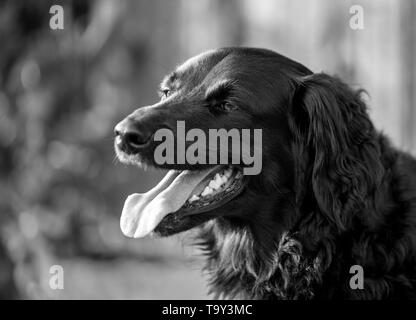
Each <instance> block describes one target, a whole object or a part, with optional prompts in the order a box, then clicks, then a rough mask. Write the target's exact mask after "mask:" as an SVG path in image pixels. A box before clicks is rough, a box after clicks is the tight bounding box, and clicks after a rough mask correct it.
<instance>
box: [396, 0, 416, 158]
mask: <svg viewBox="0 0 416 320" xmlns="http://www.w3.org/2000/svg"><path fill="white" fill-rule="evenodd" d="M398 4H400V6H401V15H402V19H401V25H400V27H401V46H400V48H401V58H400V60H401V67H402V68H401V69H402V70H401V77H402V82H403V83H402V94H403V104H404V105H403V114H402V115H403V121H402V123H403V125H402V136H403V145H404V146H405V147H406V148H408V149H410V150H411V151H413V152H414V153H415V154H416V20H415V18H416V2H415V1H414V0H405V1H400V2H398Z"/></svg>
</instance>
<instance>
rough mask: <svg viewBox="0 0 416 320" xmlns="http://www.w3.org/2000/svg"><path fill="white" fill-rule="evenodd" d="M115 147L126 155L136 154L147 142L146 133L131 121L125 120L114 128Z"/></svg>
mask: <svg viewBox="0 0 416 320" xmlns="http://www.w3.org/2000/svg"><path fill="white" fill-rule="evenodd" d="M114 134H115V136H116V144H117V146H118V147H119V148H120V149H121V150H122V151H124V152H126V153H128V154H136V153H138V152H139V151H140V149H141V148H142V147H143V146H144V145H145V144H146V142H147V141H148V137H147V135H146V133H145V132H144V131H143V130H141V128H140V126H139V124H138V123H137V122H136V121H134V120H133V119H130V118H127V119H124V120H123V121H121V122H120V123H118V124H117V125H116V126H115V128H114Z"/></svg>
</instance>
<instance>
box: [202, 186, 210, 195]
mask: <svg viewBox="0 0 416 320" xmlns="http://www.w3.org/2000/svg"><path fill="white" fill-rule="evenodd" d="M211 193H212V189H211V188H210V187H209V186H206V187H205V189H204V191H202V193H201V196H203V197H205V196H207V195H209V194H211Z"/></svg>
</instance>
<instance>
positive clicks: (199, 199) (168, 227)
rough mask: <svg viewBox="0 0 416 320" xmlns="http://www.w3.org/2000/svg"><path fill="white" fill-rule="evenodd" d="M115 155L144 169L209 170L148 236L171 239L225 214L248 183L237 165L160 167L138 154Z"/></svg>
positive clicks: (121, 153) (118, 153) (122, 153)
mask: <svg viewBox="0 0 416 320" xmlns="http://www.w3.org/2000/svg"><path fill="white" fill-rule="evenodd" d="M116 154H117V157H118V159H119V160H120V161H121V162H123V163H126V164H130V165H136V166H138V167H140V168H145V169H148V168H152V169H171V170H175V171H178V172H181V170H186V171H191V172H196V173H197V172H199V171H201V170H205V171H206V170H208V169H209V170H210V171H209V173H208V174H207V175H206V177H205V178H203V179H202V180H201V182H199V183H198V185H197V186H196V187H195V189H194V190H193V191H192V192H191V194H190V195H189V197H188V199H187V200H186V201H185V202H184V203H183V204H182V205H181V207H180V208H179V209H178V210H176V211H174V212H170V213H168V214H167V215H166V216H164V217H163V219H161V221H160V222H159V223H158V224H157V225H156V227H155V228H154V230H152V232H150V235H151V236H156V237H166V236H171V235H174V234H176V233H180V232H184V231H187V230H190V229H192V228H195V227H197V226H199V225H201V224H203V223H205V222H207V221H209V220H212V219H215V218H217V217H219V216H222V215H223V214H224V213H225V212H227V210H224V208H227V207H228V205H229V204H232V203H233V202H234V201H235V198H236V197H237V196H239V195H241V193H242V192H243V191H244V189H245V187H246V185H247V183H248V177H245V176H243V174H242V168H240V167H237V166H225V165H222V166H201V165H199V166H186V167H185V168H184V167H183V166H159V165H155V164H154V163H152V162H151V161H146V159H145V158H143V157H140V156H139V155H128V154H126V153H124V152H122V151H120V150H118V149H117V148H116ZM211 168H212V169H211ZM172 184H174V183H172ZM210 186H211V187H210ZM169 187H171V186H169ZM169 187H168V188H169ZM162 192H163V190H162ZM232 207H234V206H232V205H231V206H230V207H229V208H232Z"/></svg>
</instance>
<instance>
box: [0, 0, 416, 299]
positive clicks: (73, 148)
mask: <svg viewBox="0 0 416 320" xmlns="http://www.w3.org/2000/svg"><path fill="white" fill-rule="evenodd" d="M54 4H59V5H62V6H63V8H64V14H65V15H64V29H63V30H51V29H50V27H49V20H50V18H51V16H52V15H51V14H50V13H49V9H50V7H51V6H52V5H54ZM352 5H360V6H361V7H362V8H363V9H364V28H363V29H360V30H354V29H352V28H351V27H350V19H351V17H352V15H353V14H352V13H350V7H351V6H352ZM415 40H416V0H402V1H396V0H377V1H375V0H365V1H364V0H357V1H347V0H345V1H332V0H308V1H306V0H222V1H220V0H169V1H168V0H156V1H155V0H134V1H133V0H130V1H127V0H97V1H83V0H77V1H75V0H74V1H69V0H68V1H58V0H55V1H48V0H45V1H37V0H26V1H21V0H10V1H4V0H0V298H19V299H22V298H23V299H39V298H46V299H87V298H88V299H130V298H139V299H199V298H208V297H209V296H208V295H207V289H206V285H205V282H206V279H205V277H204V276H203V275H202V273H201V271H200V267H201V261H200V258H199V257H198V254H197V252H194V250H195V249H192V247H190V246H188V245H186V241H187V240H186V235H185V236H182V235H181V236H177V237H172V238H168V239H157V240H154V239H143V240H136V241H135V240H129V239H127V238H124V237H123V235H122V233H121V231H120V229H119V216H120V213H121V209H122V206H123V203H124V199H125V198H126V196H127V195H128V194H130V193H133V192H144V191H146V190H148V189H149V188H150V187H151V186H153V185H154V184H155V183H156V182H157V181H158V180H159V178H160V177H161V175H162V173H160V172H159V173H158V172H143V171H141V170H138V169H137V168H134V167H129V166H124V165H121V164H119V163H117V161H115V158H114V151H113V133H112V132H113V127H114V125H115V124H116V123H117V122H118V121H119V120H120V119H122V118H123V117H124V116H126V115H127V114H128V113H130V112H132V111H133V110H134V109H135V108H137V107H139V106H143V105H146V104H151V103H154V102H155V101H156V99H157V94H156V89H157V86H158V83H159V81H160V80H161V78H162V77H163V75H165V74H166V73H168V72H169V71H171V70H172V69H173V68H174V67H175V66H176V65H178V64H179V63H181V62H182V61H184V60H185V59H187V58H188V57H190V56H192V55H195V54H198V53H200V52H202V51H204V50H207V49H211V48H216V47H221V46H240V45H242V46H256V47H266V48H269V49H273V50H276V51H278V52H280V53H282V54H284V55H287V56H289V57H291V58H292V59H294V60H297V61H299V62H301V63H303V64H304V65H306V66H308V67H309V68H311V69H312V70H313V71H316V72H319V71H325V72H328V73H330V74H338V75H339V76H340V77H341V78H343V79H344V80H345V81H346V82H348V83H349V84H351V85H353V86H360V87H363V88H365V89H366V90H367V91H368V93H369V97H368V103H369V106H370V112H371V117H372V119H373V120H374V122H375V124H376V126H377V127H378V128H379V129H381V130H383V131H384V132H385V133H387V134H388V135H389V136H390V137H391V139H392V140H393V142H394V143H395V144H396V145H397V146H399V147H402V148H405V149H406V150H409V151H415V150H416V108H415V105H416V103H415V100H416V61H415V60H416V45H415ZM52 265H61V266H62V267H63V270H64V289H63V290H52V289H51V288H50V286H49V280H50V277H51V274H50V273H49V270H50V267H51V266H52Z"/></svg>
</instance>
